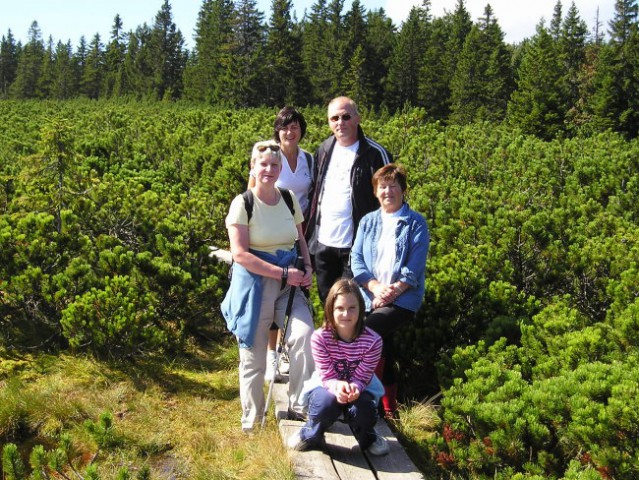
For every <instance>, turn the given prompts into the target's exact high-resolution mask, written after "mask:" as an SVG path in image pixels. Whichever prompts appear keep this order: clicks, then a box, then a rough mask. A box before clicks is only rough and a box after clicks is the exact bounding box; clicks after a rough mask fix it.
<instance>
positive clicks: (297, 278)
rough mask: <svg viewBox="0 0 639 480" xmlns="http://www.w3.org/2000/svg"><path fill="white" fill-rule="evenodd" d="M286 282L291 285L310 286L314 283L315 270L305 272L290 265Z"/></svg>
mask: <svg viewBox="0 0 639 480" xmlns="http://www.w3.org/2000/svg"><path fill="white" fill-rule="evenodd" d="M286 283H288V284H289V285H290V286H291V287H310V286H311V285H312V283H313V272H304V270H300V269H299V268H295V267H289V268H288V278H287V279H286Z"/></svg>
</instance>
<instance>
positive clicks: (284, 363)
mask: <svg viewBox="0 0 639 480" xmlns="http://www.w3.org/2000/svg"><path fill="white" fill-rule="evenodd" d="M290 368H291V363H290V361H289V359H288V352H287V351H286V350H284V352H282V355H281V356H280V373H281V374H282V375H286V374H287V373H288V372H289V371H290Z"/></svg>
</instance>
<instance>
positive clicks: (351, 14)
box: [342, 0, 372, 107]
mask: <svg viewBox="0 0 639 480" xmlns="http://www.w3.org/2000/svg"><path fill="white" fill-rule="evenodd" d="M365 15H366V12H365V10H364V7H363V6H362V4H361V3H360V1H359V0H354V1H353V4H352V5H351V9H350V10H349V11H348V12H347V13H346V15H345V17H344V32H345V38H344V60H345V62H346V72H345V74H344V78H343V81H342V91H343V92H344V93H345V94H346V95H348V96H349V97H351V98H352V99H354V100H355V101H356V102H357V104H358V105H359V106H362V107H363V106H371V103H372V102H371V98H370V94H369V92H370V90H371V88H370V83H369V81H370V77H369V76H368V71H367V53H368V52H367V50H366V49H365V44H366V38H367V36H368V26H367V25H366V21H365Z"/></svg>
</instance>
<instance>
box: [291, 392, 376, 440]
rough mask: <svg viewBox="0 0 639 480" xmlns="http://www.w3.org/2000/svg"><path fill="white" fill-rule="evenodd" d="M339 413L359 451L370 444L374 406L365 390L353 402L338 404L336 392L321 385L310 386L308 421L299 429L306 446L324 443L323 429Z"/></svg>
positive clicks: (373, 421) (328, 425)
mask: <svg viewBox="0 0 639 480" xmlns="http://www.w3.org/2000/svg"><path fill="white" fill-rule="evenodd" d="M342 414H343V415H344V421H345V422H346V423H347V424H348V425H349V426H350V427H351V430H352V431H353V435H354V436H355V440H357V443H358V444H359V447H360V448H361V449H362V450H366V449H367V448H368V447H370V446H371V444H372V443H373V442H374V441H375V439H376V437H377V436H376V433H375V423H377V405H376V404H375V400H374V399H373V396H372V395H371V394H370V393H368V392H362V393H361V394H360V396H359V398H358V399H357V400H355V401H354V402H352V403H338V402H337V398H336V397H335V395H333V394H332V393H330V392H329V391H328V390H326V389H325V388H324V387H316V388H315V389H313V390H312V391H311V392H310V393H309V394H308V421H307V422H306V423H305V424H304V426H303V427H302V429H301V430H300V438H301V439H302V440H303V441H305V442H306V444H307V445H308V447H309V448H320V447H321V446H322V443H323V442H324V432H326V430H328V428H329V427H330V426H331V425H333V423H335V421H336V420H337V419H338V418H339V416H340V415H342Z"/></svg>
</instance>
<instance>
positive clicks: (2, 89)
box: [0, 29, 18, 99]
mask: <svg viewBox="0 0 639 480" xmlns="http://www.w3.org/2000/svg"><path fill="white" fill-rule="evenodd" d="M17 70H18V45H17V44H16V41H15V38H13V34H12V33H11V30H10V29H9V31H8V32H7V36H6V37H5V36H4V35H3V36H2V41H1V42H0V99H5V98H7V97H8V96H9V86H10V85H11V84H12V83H13V82H14V81H15V78H16V73H17Z"/></svg>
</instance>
